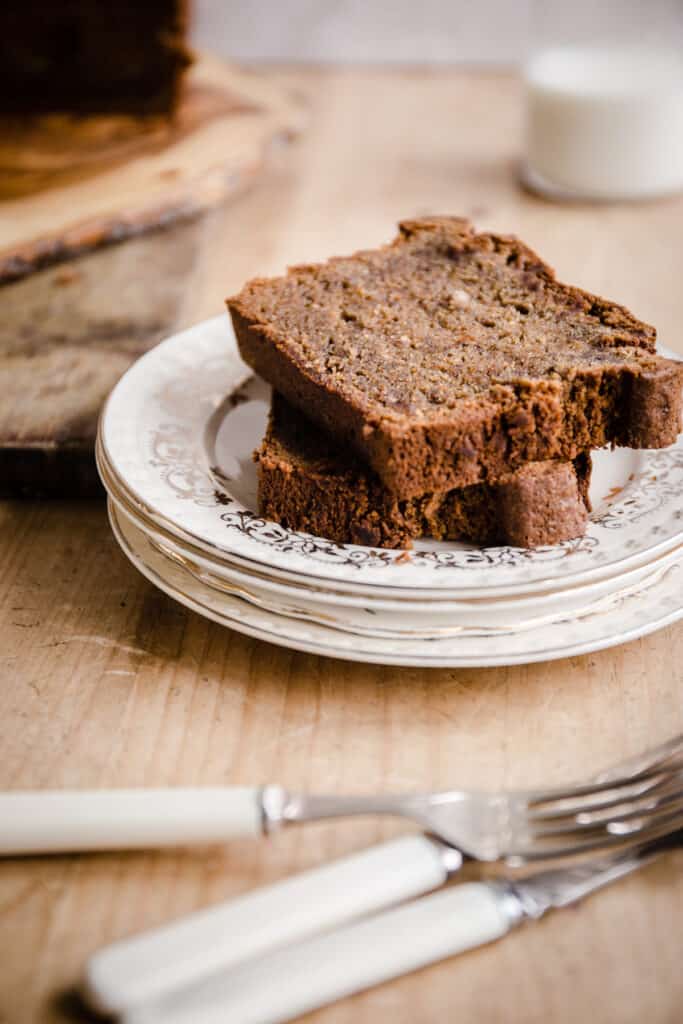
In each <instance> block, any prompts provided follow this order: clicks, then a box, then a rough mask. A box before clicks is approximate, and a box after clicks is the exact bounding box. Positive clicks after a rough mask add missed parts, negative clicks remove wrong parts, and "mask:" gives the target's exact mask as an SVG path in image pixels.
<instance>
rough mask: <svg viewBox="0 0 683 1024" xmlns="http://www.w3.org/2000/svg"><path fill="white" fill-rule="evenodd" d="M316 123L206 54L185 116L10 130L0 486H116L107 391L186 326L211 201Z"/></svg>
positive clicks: (3, 210)
mask: <svg viewBox="0 0 683 1024" xmlns="http://www.w3.org/2000/svg"><path fill="white" fill-rule="evenodd" d="M301 124H302V107H301V105H300V104H299V103H298V102H297V101H296V99H294V98H293V97H292V96H291V95H289V94H288V93H286V92H283V91H282V90H281V89H278V88H276V87H274V86H273V84H271V83H270V82H267V81H266V80H264V79H262V78H260V77H259V76H258V75H257V74H255V73H249V72H240V71H237V70H235V69H232V68H229V67H227V66H225V65H223V64H221V63H220V62H218V61H214V60H212V59H210V58H202V59H200V60H199V62H198V63H197V64H196V65H195V66H194V67H193V69H192V70H191V72H190V73H189V75H188V81H187V88H186V91H185V95H184V99H183V101H182V104H181V108H180V111H179V114H178V116H177V117H176V119H175V120H174V122H173V124H172V125H171V126H168V125H164V124H163V123H162V122H160V121H156V122H154V121H147V122H145V123H140V122H138V123H137V125H136V124H135V123H134V122H133V121H131V120H130V119H125V118H85V119H82V120H80V121H78V120H76V119H69V118H61V117H60V118H36V119H35V120H34V121H33V122H32V123H31V122H26V124H25V126H24V128H21V127H20V126H19V125H17V124H14V125H10V128H11V131H10V130H7V131H5V132H4V133H3V132H0V140H1V141H0V310H1V311H2V316H1V317H0V372H1V375H2V380H3V389H2V390H3V399H2V402H0V495H3V496H8V495H9V496H12V495H26V496H69V497H72V496H74V495H78V496H90V495H94V494H98V493H100V487H99V483H98V479H97V474H96V471H95V466H94V457H93V446H94V439H95V433H96V425H97V417H98V414H99V410H100V408H101V406H102V402H103V400H104V398H105V397H106V395H107V394H108V392H109V391H110V390H111V388H112V386H113V385H114V383H115V382H116V380H118V378H119V377H120V375H121V374H122V373H123V372H124V371H125V370H126V368H127V367H128V366H129V365H130V364H131V363H132V362H133V361H134V360H135V359H136V358H137V357H138V356H139V355H141V354H142V353H143V352H144V351H146V350H147V349H148V348H150V347H151V346H152V345H154V344H156V343H157V342H158V341H160V340H161V339H162V338H163V337H164V336H166V335H168V334H170V333H172V332H173V330H174V329H175V328H176V325H177V324H178V322H179V318H180V317H181V314H182V307H183V300H184V297H185V296H186V295H187V293H188V289H191V288H192V287H193V273H194V271H195V267H196V261H197V254H198V252H199V248H200V247H199V240H200V238H202V237H203V235H204V236H205V235H206V232H207V230H208V231H210V215H209V214H210V210H211V209H212V208H215V207H216V206H217V205H218V204H220V203H222V202H223V201H224V200H225V199H226V198H227V197H229V196H230V195H231V194H234V193H236V192H237V191H239V190H240V189H241V188H243V187H244V186H245V185H247V184H248V183H249V182H250V181H251V180H253V179H254V177H255V176H256V174H257V172H258V171H259V169H260V168H261V167H262V166H263V164H264V162H265V160H266V158H267V156H268V153H269V150H270V149H271V147H272V144H273V143H274V142H275V141H276V140H278V139H286V138H289V137H291V136H292V135H293V134H295V133H296V132H297V131H298V130H299V129H300V127H301ZM5 127H7V125H5ZM122 243H123V244H122ZM195 284H196V282H195ZM220 298H222V296H219V297H218V299H220Z"/></svg>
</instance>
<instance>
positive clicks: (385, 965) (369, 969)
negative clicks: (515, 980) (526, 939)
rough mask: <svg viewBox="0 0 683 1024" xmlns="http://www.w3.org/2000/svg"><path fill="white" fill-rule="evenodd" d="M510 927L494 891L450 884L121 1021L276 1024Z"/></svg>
mask: <svg viewBox="0 0 683 1024" xmlns="http://www.w3.org/2000/svg"><path fill="white" fill-rule="evenodd" d="M510 925H511V919H510V917H508V915H507V913H506V911H505V907H504V901H503V900H502V899H501V896H500V894H499V893H498V892H497V891H496V889H495V888H494V887H493V886H491V885H487V884H486V883H481V882H476V883H471V884H465V885H456V886H454V887H453V888H449V889H446V890H444V891H442V892H438V893H434V894H433V895H432V896H427V897H425V898H424V899H421V900H417V901H415V902H414V903H411V904H409V905H408V906H405V907H399V908H398V909H395V910H391V911H388V912H387V913H384V914H379V915H377V916H376V917H371V918H369V919H367V920H364V921H360V922H357V923H355V924H351V925H348V926H347V927H345V928H342V929H340V930H339V931H336V932H331V933H328V934H327V935H323V936H319V937H317V938H313V939H309V940H308V941H307V942H303V943H300V944H299V945H297V946H292V947H290V948H289V949H280V950H277V951H276V952H274V953H271V954H270V955H269V956H266V957H264V958H263V959H261V960H256V961H249V962H248V963H245V964H243V965H242V966H241V967H237V968H235V970H233V971H226V972H223V973H222V974H220V975H214V976H212V977H211V978H209V979H208V980H207V981H205V982H204V983H203V984H197V985H194V986H192V987H191V988H189V989H185V990H184V991H181V992H177V993H175V994H174V995H173V996H171V997H169V998H167V999H164V1000H162V1001H159V1002H158V1003H156V1004H155V1005H149V1006H146V1007H144V1006H141V1007H139V1008H138V1009H137V1010H133V1011H132V1012H131V1013H129V1014H127V1015H125V1016H124V1018H123V1020H124V1024H197V1022H198V1021H201V1024H225V1022H226V1021H229V1022H230V1024H278V1022H281V1021H288V1020H291V1019H292V1018H294V1017H298V1016H299V1015H300V1014H303V1013H307V1012H308V1011H309V1010H313V1009H315V1008H316V1007H319V1006H323V1005H325V1004H326V1003H330V1002H333V1001H334V1000H336V999H341V998H342V997H344V996H348V995H351V994H352V993H354V992H359V991H361V990H362V989H366V988H369V987H370V986H372V985H377V984H379V983H380V982H383V981H387V980H388V979H389V978H395V977H398V976H399V975H401V974H407V973H408V972H409V971H414V970H416V969H417V968H419V967H423V966H425V965H426V964H429V963H433V962H434V961H436V960H441V959H443V958H444V957H448V956H452V955H453V954H454V953H462V952H463V951H464V950H466V949H472V948H473V947H474V946H479V945H482V944H483V943H485V942H491V941H492V940H493V939H498V938H500V937H501V936H502V935H504V934H505V933H506V932H507V931H508V930H509V928H510Z"/></svg>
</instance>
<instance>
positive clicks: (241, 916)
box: [83, 737, 683, 1014]
mask: <svg viewBox="0 0 683 1024" xmlns="http://www.w3.org/2000/svg"><path fill="white" fill-rule="evenodd" d="M682 740H683V738H680V737H678V738H676V739H674V740H671V741H670V742H669V743H667V744H664V745H663V746H661V747H658V748H657V749H656V750H652V751H650V752H649V753H648V754H645V755H641V756H639V757H637V758H632V759H631V760H629V761H626V762H623V763H622V764H621V765H620V766H619V769H618V771H619V774H620V778H619V779H618V780H617V779H615V778H614V774H615V770H613V771H612V772H604V773H602V774H601V775H600V776H598V777H596V778H595V779H594V781H593V782H592V783H591V784H588V785H585V786H580V787H574V788H573V789H567V790H553V791H550V794H551V795H552V797H554V798H555V803H554V804H553V803H552V800H550V801H549V806H550V807H554V809H555V811H557V809H558V808H564V814H565V815H567V813H568V807H569V806H571V808H572V810H573V811H574V813H575V814H576V815H579V814H581V815H587V816H588V820H590V818H591V816H599V819H600V823H601V825H600V827H604V828H606V827H607V826H606V825H605V821H606V819H607V824H608V825H609V824H610V823H611V824H613V825H617V824H618V827H617V829H616V831H615V832H614V833H610V832H607V833H606V835H605V837H603V839H602V842H601V844H600V845H603V846H608V845H612V844H613V843H614V844H624V845H628V847H629V849H630V848H632V847H633V844H634V843H635V841H636V839H641V837H642V836H644V835H646V834H647V835H648V836H650V837H652V838H654V837H655V836H658V835H662V834H667V833H668V832H669V831H673V829H674V828H675V827H676V824H678V825H679V826H680V825H681V824H683V811H682V810H681V809H680V803H681V791H683V778H681V772H680V768H679V767H678V759H679V757H680V756H681V746H682ZM596 791H597V792H598V793H599V794H600V795H599V798H597V797H596V796H595V793H596ZM626 793H628V794H629V796H630V797H631V798H632V803H631V805H630V807H631V810H629V809H628V808H629V805H628V804H625V803H624V802H623V801H624V800H625V794H626ZM575 794H576V795H575ZM608 794H611V799H608ZM615 794H617V795H615ZM267 795H268V794H266V796H267ZM275 795H277V797H278V800H279V801H283V800H285V801H286V800H287V799H289V802H290V803H289V806H290V811H287V806H288V804H287V803H286V802H285V803H284V806H283V804H282V803H280V804H279V807H280V812H281V814H282V818H285V816H286V814H289V813H291V814H292V815H293V819H294V820H298V819H297V815H299V814H300V813H303V811H302V800H303V799H305V800H306V801H314V800H315V801H316V804H317V807H309V809H310V810H312V811H315V816H318V815H319V814H320V813H324V812H325V811H326V810H327V811H330V810H331V811H332V812H333V813H343V812H344V810H345V809H346V808H345V805H344V804H343V803H342V802H341V801H340V800H339V798H331V797H328V798H320V797H316V798H313V797H306V798H302V797H301V796H298V797H297V796H290V797H289V798H287V797H286V796H285V794H284V791H282V790H278V791H277V792H276V794H275ZM458 795H459V796H461V797H462V798H463V800H462V801H461V803H460V805H459V806H460V807H461V808H463V807H464V808H465V809H466V810H465V816H466V815H467V814H469V815H470V816H471V815H472V813H473V812H472V808H473V807H474V808H475V811H474V816H475V817H476V816H477V815H480V813H481V812H480V807H481V803H480V801H481V800H482V799H491V800H493V799H498V798H493V797H491V798H482V797H481V796H478V797H472V795H471V794H467V793H463V794H458ZM442 796H445V797H447V798H450V797H452V796H453V794H442ZM543 798H544V799H547V798H548V793H545V794H543ZM674 798H675V799H674ZM351 799H353V807H354V809H356V808H357V806H358V803H357V801H356V798H349V800H351ZM406 799H411V800H420V801H425V800H427V801H432V803H431V804H428V813H429V814H430V816H431V814H432V813H433V812H434V807H435V806H436V807H437V811H438V812H440V811H443V810H444V806H445V807H446V810H447V811H448V808H449V804H448V803H446V804H445V805H441V806H439V805H438V803H437V804H434V803H433V801H438V795H435V796H432V797H421V798H398V797H397V798H394V800H395V801H399V802H400V807H401V808H403V802H404V801H405V800H406ZM500 799H503V798H500ZM508 799H514V800H516V801H519V803H520V805H521V804H523V803H524V802H525V801H526V802H529V801H530V799H531V798H530V796H529V794H525V795H521V794H514V795H511V796H510V797H508ZM619 799H621V800H622V803H621V804H617V805H616V807H614V808H612V807H611V806H610V804H611V803H614V802H615V801H617V800H619ZM323 800H324V801H325V802H324V805H323V806H321V804H320V802H321V801H323ZM568 801H569V804H568ZM572 801H574V802H573V803H572ZM660 801H661V806H662V807H663V808H664V811H663V813H662V815H661V819H660V817H655V816H654V813H653V812H654V804H655V802H657V803H659V802H660ZM531 802H532V803H533V801H531ZM377 806H381V808H382V811H383V812H384V811H386V808H387V803H386V801H384V800H380V799H379V798H377V799H376V800H374V801H373V800H366V801H365V802H364V809H366V810H367V813H371V812H372V811H373V810H374V809H375V808H376V807H377ZM484 806H485V807H488V804H484ZM579 806H580V807H581V808H582V810H580V811H579V810H577V807H579ZM589 808H592V809H589ZM616 808H619V809H620V817H618V818H617V817H616V816H615V817H614V819H613V820H612V821H611V822H610V821H609V815H610V814H612V813H614V814H616ZM393 809H394V805H392V810H393ZM270 813H271V814H273V813H274V812H273V810H272V809H271V811H270ZM397 813H400V811H398V812H397ZM419 813H420V814H423V813H425V812H424V808H422V809H421V810H420V811H419ZM539 813H546V812H544V811H541V812H539ZM636 813H637V814H638V815H640V816H641V817H646V819H647V825H645V823H643V824H642V825H637V824H636V823H637V821H638V819H637V818H636V817H634V815H635V814H636ZM497 816H500V807H499V806H498V804H494V809H493V812H492V817H497ZM282 818H281V819H280V820H282ZM539 820H541V821H546V822H547V821H548V818H547V816H546V817H545V818H540V819H539ZM550 820H551V821H554V825H553V826H552V828H553V831H551V833H550V834H551V835H552V836H554V837H556V838H555V840H554V841H556V839H557V827H558V820H560V823H562V822H563V821H564V819H550ZM450 827H451V828H453V827H454V823H453V822H451V823H450ZM548 827H549V826H547V825H546V828H548ZM442 831H443V829H442ZM449 831H450V828H449ZM452 838H455V836H453V837H452ZM485 839H486V837H484V840H485ZM497 841H498V842H499V841H500V840H499V839H498V840H497ZM595 842H596V840H595V839H591V840H590V843H595ZM481 843H482V840H481V837H480V838H479V844H477V843H475V842H471V843H470V850H473V849H474V847H475V845H481ZM590 843H589V842H583V841H582V843H581V850H579V849H578V844H575V845H574V846H571V845H568V843H567V840H566V839H565V840H563V846H562V852H565V853H566V852H583V851H584V850H585V849H589V848H590ZM484 845H487V844H486V843H484ZM541 846H542V844H541V843H540V842H539V851H540V848H541ZM543 849H544V856H545V857H548V850H547V848H545V847H544V848H543ZM485 852H486V853H487V855H489V856H490V855H492V853H493V848H492V847H488V846H487V849H486V851H485ZM539 855H540V853H539ZM470 856H472V853H471V852H470ZM516 857H517V860H518V862H520V863H523V862H525V860H524V859H523V858H522V857H521V856H520V854H519V853H517V854H516ZM464 859H465V857H464V855H463V852H462V851H461V850H460V849H458V848H456V847H455V846H452V845H448V844H447V843H445V842H442V841H441V840H439V839H436V838H434V837H433V836H432V837H428V836H424V835H409V836H403V837H402V838H399V839H394V840H391V841H390V842H386V843H383V844H382V845H380V846H377V847H374V848H372V849H370V850H366V851H363V852H361V853H358V854H353V855H351V856H348V857H345V858H342V859H341V860H338V861H336V862H334V863H332V864H326V865H324V866H322V867H320V868H317V869H315V870H313V871H308V872H305V873H303V874H300V875H295V876H294V877H292V878H287V879H285V880H284V881H281V882H277V883H275V884H274V885H269V886H266V887H265V888H262V889H257V890H255V891H253V892H251V893H247V894H246V895H244V896H240V897H238V898H237V899H235V900H232V901H228V902H223V903H219V904H217V905H216V906H213V907H209V908H207V909H205V910H200V911H198V912H195V913H194V914H190V915H188V916H186V917H184V918H181V919H180V920H178V921H172V922H170V923H169V924H167V925H165V926H162V927H161V928H156V929H153V930H152V931H149V932H143V933H142V934H140V935H137V936H133V937H132V938H130V939H124V940H121V941H119V942H116V943H114V944H112V945H110V946H107V947H105V948H104V949H101V950H99V951H98V952H97V953H95V955H94V956H93V957H91V959H90V960H89V962H88V965H87V968H86V972H85V975H84V979H83V986H84V992H85V995H86V998H87V1001H88V1003H89V1004H90V1005H91V1006H92V1007H93V1008H94V1009H97V1010H99V1011H100V1012H104V1013H108V1014H121V1013H125V1012H126V1011H128V1010H129V1009H131V1008H133V1007H136V1006H138V1005H141V1004H145V1003H149V1002H150V1001H151V1002H153V1001H154V1000H156V999H159V998H165V997H166V996H168V995H169V993H173V992H175V991H178V990H180V989H181V988H183V987H184V986H187V985H192V984H194V983H195V982H198V981H200V980H201V979H202V978H205V977H208V976H209V975H211V974H212V973H215V972H218V971H225V970H227V969H230V968H232V967H234V966H236V965H238V964H241V963H243V962H244V961H246V960H253V959H255V958H257V957H259V956H261V955H263V954H264V953H268V952H269V951H270V950H272V949H273V948H277V947H285V946H290V945H291V944H292V943H294V942H299V941H301V940H302V939H307V938H309V937H310V936H312V935H315V934H316V932H322V931H325V932H329V930H330V929H331V928H334V927H338V926H339V925H344V924H346V923H348V922H350V921H353V920H354V919H357V918H359V917H364V916H366V915H368V914H370V913H372V912H376V911H379V910H381V909H383V908H386V907H388V906H392V905H395V904H397V903H401V902H402V901H405V900H408V899H413V898H415V897H417V896H422V895H424V894H425V893H427V892H430V891H432V890H435V889H438V888H440V887H441V886H443V885H444V884H445V883H446V882H447V881H448V879H449V878H451V877H452V876H453V875H454V874H455V873H456V872H457V871H458V870H459V869H460V867H461V866H462V864H463V861H464ZM512 859H513V858H512V857H508V862H510V861H511V860H512ZM527 859H528V860H535V859H537V856H536V851H535V850H534V851H532V854H531V855H529V856H528V858H527ZM581 863H583V861H581Z"/></svg>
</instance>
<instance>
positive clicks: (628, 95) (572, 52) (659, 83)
mask: <svg viewBox="0 0 683 1024" xmlns="http://www.w3.org/2000/svg"><path fill="white" fill-rule="evenodd" d="M525 83H526V91H527V142H526V146H527V148H526V176H527V179H528V181H529V183H530V184H531V185H532V186H533V187H536V188H538V189H540V190H541V191H546V192H550V193H558V194H563V193H564V194H567V195H577V196H585V197H591V198H596V199H600V198H605V199H620V198H636V197H639V196H648V195H651V196H653V195H659V194H662V193H667V192H673V191H676V190H678V189H680V188H683V56H682V55H681V53H680V52H677V51H676V50H672V49H668V48H665V47H661V46H660V47H656V46H655V47H652V46H642V47H640V46H599V47H590V46H567V47H558V48H555V49H549V50H546V51H545V52H542V53H539V54H537V55H536V56H535V57H533V58H532V59H531V60H530V61H529V63H528V64H527V66H526V69H525Z"/></svg>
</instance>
